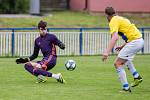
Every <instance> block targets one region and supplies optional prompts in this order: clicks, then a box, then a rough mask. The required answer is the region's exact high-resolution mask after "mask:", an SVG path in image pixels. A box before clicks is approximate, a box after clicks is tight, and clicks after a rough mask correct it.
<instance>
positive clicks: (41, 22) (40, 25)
mask: <svg viewBox="0 0 150 100" xmlns="http://www.w3.org/2000/svg"><path fill="white" fill-rule="evenodd" d="M46 27H47V22H44V21H42V20H41V21H40V22H39V23H38V29H40V28H43V29H45V28H46Z"/></svg>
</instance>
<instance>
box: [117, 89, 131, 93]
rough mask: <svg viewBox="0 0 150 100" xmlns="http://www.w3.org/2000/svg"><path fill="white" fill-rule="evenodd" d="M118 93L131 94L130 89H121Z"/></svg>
mask: <svg viewBox="0 0 150 100" xmlns="http://www.w3.org/2000/svg"><path fill="white" fill-rule="evenodd" d="M119 92H121V93H128V92H129V93H131V89H130V88H129V89H127V90H126V89H122V90H121V91H119Z"/></svg>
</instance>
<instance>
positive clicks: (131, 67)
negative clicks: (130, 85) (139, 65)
mask: <svg viewBox="0 0 150 100" xmlns="http://www.w3.org/2000/svg"><path fill="white" fill-rule="evenodd" d="M125 65H126V66H127V67H128V69H129V70H130V72H131V74H132V75H133V77H134V78H138V77H139V73H138V72H137V71H136V69H135V67H134V65H133V63H132V61H127V62H126V63H125Z"/></svg>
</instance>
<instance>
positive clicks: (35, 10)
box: [30, 0, 70, 15]
mask: <svg viewBox="0 0 150 100" xmlns="http://www.w3.org/2000/svg"><path fill="white" fill-rule="evenodd" d="M69 2H70V0H30V14H34V15H39V14H41V13H49V12H50V11H52V10H66V9H69Z"/></svg>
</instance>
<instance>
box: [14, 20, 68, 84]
mask: <svg viewBox="0 0 150 100" xmlns="http://www.w3.org/2000/svg"><path fill="white" fill-rule="evenodd" d="M46 26H47V23H46V22H44V21H40V22H39V23H38V29H39V33H40V36H39V37H37V38H36V39H35V43H34V51H33V54H32V55H31V56H30V57H28V58H18V59H17V60H16V63H17V64H20V63H25V65H24V68H25V69H26V70H27V71H28V72H29V73H31V74H32V75H34V76H36V77H37V80H38V81H37V83H40V82H46V80H47V77H53V78H55V79H56V80H57V81H58V82H60V83H64V82H65V80H64V79H63V77H62V74H61V73H58V74H54V73H51V72H48V71H49V70H50V69H52V68H53V67H54V66H55V65H56V60H57V54H56V47H55V46H58V47H59V48H61V49H65V44H64V43H62V42H61V41H60V40H59V39H58V38H57V37H56V36H55V35H54V34H49V33H48V32H47V29H46ZM39 50H41V52H42V54H43V59H42V60H41V61H37V62H31V61H32V60H34V59H35V58H37V57H38V54H39Z"/></svg>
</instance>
